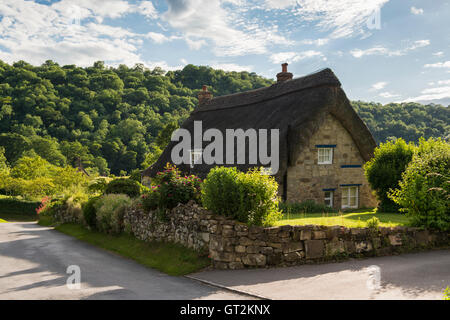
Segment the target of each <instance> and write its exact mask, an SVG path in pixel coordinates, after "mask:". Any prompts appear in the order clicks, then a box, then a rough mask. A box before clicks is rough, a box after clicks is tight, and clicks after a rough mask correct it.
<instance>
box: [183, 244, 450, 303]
mask: <svg viewBox="0 0 450 320" xmlns="http://www.w3.org/2000/svg"><path fill="white" fill-rule="evenodd" d="M377 270H378V271H379V272H378V271H377ZM378 276H379V277H378ZM191 277H193V278H196V279H201V280H203V281H207V282H212V283H215V284H219V285H222V286H225V287H227V288H231V289H234V290H240V291H243V292H247V293H251V294H254V295H257V296H260V297H262V298H267V299H295V300H298V299H301V300H303V299H314V300H316V299H333V300H335V299H336V300H338V299H357V300H368V299H408V300H410V299H437V300H442V299H443V293H444V289H445V288H446V287H447V286H450V250H436V251H428V252H421V253H411V254H402V255H398V256H386V257H376V258H370V259H362V260H348V261H344V262H341V263H328V264H320V265H302V266H296V267H289V268H277V269H250V270H212V271H206V272H200V273H197V274H192V275H191ZM377 279H378V280H379V281H377Z"/></svg>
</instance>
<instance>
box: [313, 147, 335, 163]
mask: <svg viewBox="0 0 450 320" xmlns="http://www.w3.org/2000/svg"><path fill="white" fill-rule="evenodd" d="M333 149H334V148H317V164H332V163H333ZM325 150H327V151H330V153H329V157H328V159H327V160H324V161H320V152H321V151H325ZM322 156H323V155H322Z"/></svg>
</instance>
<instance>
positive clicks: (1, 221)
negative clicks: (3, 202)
mask: <svg viewBox="0 0 450 320" xmlns="http://www.w3.org/2000/svg"><path fill="white" fill-rule="evenodd" d="M4 222H8V221H6V220H3V219H0V223H4Z"/></svg>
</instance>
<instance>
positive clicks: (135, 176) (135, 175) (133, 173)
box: [129, 169, 142, 183]
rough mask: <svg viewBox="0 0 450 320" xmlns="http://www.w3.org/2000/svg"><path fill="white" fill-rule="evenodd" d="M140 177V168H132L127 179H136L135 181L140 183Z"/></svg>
mask: <svg viewBox="0 0 450 320" xmlns="http://www.w3.org/2000/svg"><path fill="white" fill-rule="evenodd" d="M141 178H142V174H141V170H139V169H134V170H133V171H131V173H130V177H129V179H131V180H134V181H137V182H139V183H140V182H141Z"/></svg>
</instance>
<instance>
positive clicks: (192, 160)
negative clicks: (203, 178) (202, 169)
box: [189, 149, 203, 168]
mask: <svg viewBox="0 0 450 320" xmlns="http://www.w3.org/2000/svg"><path fill="white" fill-rule="evenodd" d="M202 154H203V150H202V149H191V150H189V164H190V166H191V168H193V167H194V165H196V164H199V163H202Z"/></svg>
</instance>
